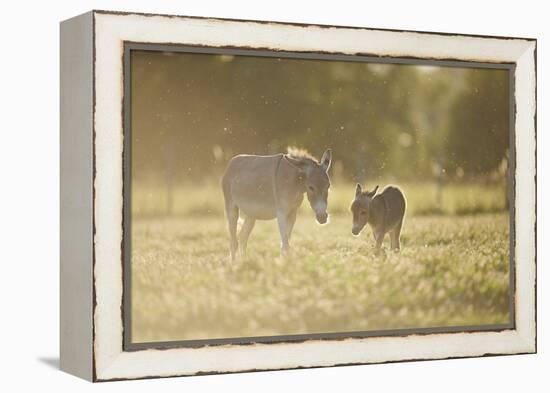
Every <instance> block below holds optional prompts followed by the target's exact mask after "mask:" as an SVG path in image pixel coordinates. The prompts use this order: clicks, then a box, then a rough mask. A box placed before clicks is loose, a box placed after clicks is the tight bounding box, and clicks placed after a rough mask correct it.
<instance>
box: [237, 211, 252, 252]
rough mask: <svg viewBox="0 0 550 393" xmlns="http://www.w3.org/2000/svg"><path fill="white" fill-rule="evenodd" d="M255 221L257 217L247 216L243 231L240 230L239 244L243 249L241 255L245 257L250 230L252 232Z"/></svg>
mask: <svg viewBox="0 0 550 393" xmlns="http://www.w3.org/2000/svg"><path fill="white" fill-rule="evenodd" d="M255 223H256V219H255V218H252V217H250V216H246V218H245V219H244V222H243V226H242V227H241V231H240V232H239V246H240V250H241V256H243V257H244V256H245V255H246V245H247V243H248V237H249V236H250V232H252V229H253V228H254V224H255Z"/></svg>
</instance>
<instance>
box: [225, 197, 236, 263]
mask: <svg viewBox="0 0 550 393" xmlns="http://www.w3.org/2000/svg"><path fill="white" fill-rule="evenodd" d="M225 214H226V215H227V228H228V230H229V251H230V253H231V260H232V261H234V260H235V258H236V256H237V248H238V247H239V242H238V241H237V222H238V221H239V208H238V207H237V206H235V205H232V204H226V205H225Z"/></svg>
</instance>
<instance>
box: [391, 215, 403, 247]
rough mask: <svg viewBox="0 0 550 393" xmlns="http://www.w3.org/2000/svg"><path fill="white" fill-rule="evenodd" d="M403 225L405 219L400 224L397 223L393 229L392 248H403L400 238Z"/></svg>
mask: <svg viewBox="0 0 550 393" xmlns="http://www.w3.org/2000/svg"><path fill="white" fill-rule="evenodd" d="M402 225H403V220H401V221H399V224H397V225H396V226H395V228H394V229H393V230H392V231H391V234H390V238H391V248H392V250H397V251H399V250H400V249H401V242H400V240H399V237H400V236H401V226H402Z"/></svg>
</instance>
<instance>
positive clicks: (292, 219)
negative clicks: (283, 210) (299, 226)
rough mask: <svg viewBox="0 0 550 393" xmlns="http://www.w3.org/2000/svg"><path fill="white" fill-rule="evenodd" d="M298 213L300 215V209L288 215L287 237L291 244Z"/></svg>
mask: <svg viewBox="0 0 550 393" xmlns="http://www.w3.org/2000/svg"><path fill="white" fill-rule="evenodd" d="M296 213H298V209H294V210H292V211H291V212H290V213H288V215H287V221H288V227H287V228H286V231H287V237H288V241H289V242H290V238H291V237H292V230H293V229H294V223H295V222H296Z"/></svg>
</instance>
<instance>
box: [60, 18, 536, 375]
mask: <svg viewBox="0 0 550 393" xmlns="http://www.w3.org/2000/svg"><path fill="white" fill-rule="evenodd" d="M60 64H61V71H60V72H61V92H60V94H61V149H60V150H61V168H60V169H61V202H60V203H61V265H60V269H61V271H60V274H61V288H60V291H61V293H60V301H61V317H60V318H61V319H60V325H61V332H60V342H61V348H60V352H61V368H62V369H63V370H65V371H67V372H69V373H72V374H74V375H77V376H80V377H82V378H85V379H88V380H91V381H109V380H121V379H137V378H150V377H167V376H186V375H204V374H214V373H232V372H244V371H252V370H278V369H291V368H310V367H328V366H339V365H351V364H370V363H386V362H398V361H410V360H428V359H447V358H461V357H479V356H493V355H510V354H527V353H534V352H536V249H535V234H536V40H534V39H528V38H510V37H488V36H474V35H466V34H443V33H434V32H415V31H400V30H383V29H370V28H359V27H341V26H322V25H302V24H291V23H275V22H261V21H244V20H223V19H215V18H197V17H185V16H172V15H151V14H137V13H119V12H107V11H91V12H89V13H86V14H84V15H81V16H77V17H75V18H72V19H69V20H67V21H64V22H62V23H61V63H60Z"/></svg>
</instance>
